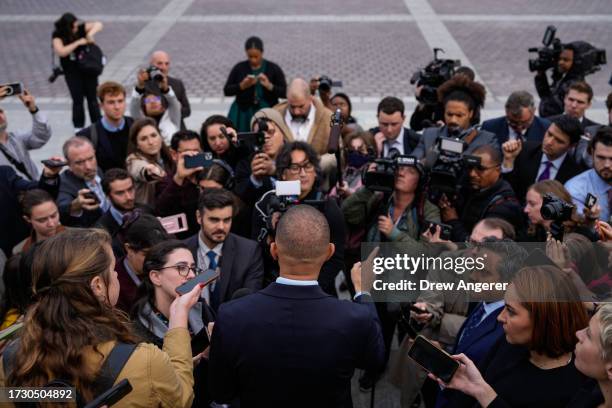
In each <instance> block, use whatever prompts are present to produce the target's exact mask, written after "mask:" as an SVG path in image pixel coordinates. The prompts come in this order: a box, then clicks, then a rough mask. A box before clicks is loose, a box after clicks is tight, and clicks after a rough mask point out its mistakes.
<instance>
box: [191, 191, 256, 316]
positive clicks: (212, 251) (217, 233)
mask: <svg viewBox="0 0 612 408" xmlns="http://www.w3.org/2000/svg"><path fill="white" fill-rule="evenodd" d="M233 215H234V198H233V196H232V194H231V193H230V192H229V191H227V190H223V189H216V188H211V189H206V190H205V191H204V192H203V193H202V194H201V195H200V199H199V201H198V210H197V212H196V217H197V220H198V223H199V224H200V227H201V230H200V232H198V233H197V234H196V235H194V236H192V237H190V238H187V239H186V240H185V243H186V244H187V246H188V247H189V249H190V250H191V252H192V253H193V258H194V259H195V260H196V263H197V265H198V267H199V268H201V269H216V268H217V267H219V268H220V273H221V275H220V277H219V279H218V280H217V282H216V283H214V284H212V285H209V286H207V287H206V288H204V291H203V294H204V297H205V298H206V300H208V303H209V304H210V305H211V306H212V307H213V309H215V310H217V309H218V308H219V305H221V304H222V303H224V302H227V301H229V300H231V299H232V296H233V295H234V293H235V292H236V291H237V290H238V289H241V288H247V289H250V290H252V291H253V292H255V291H257V290H259V289H261V287H262V285H263V272H264V271H263V259H262V256H261V249H260V248H259V245H258V244H257V242H255V241H253V240H250V239H246V238H243V237H240V236H238V235H235V234H233V233H231V232H229V231H230V228H231V227H232V217H233Z"/></svg>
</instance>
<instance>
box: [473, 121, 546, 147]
mask: <svg viewBox="0 0 612 408" xmlns="http://www.w3.org/2000/svg"><path fill="white" fill-rule="evenodd" d="M550 123H551V122H550V120H548V119H544V118H541V117H539V116H536V117H535V118H533V122H532V123H531V126H529V128H528V129H527V131H526V132H525V139H527V140H533V141H536V142H541V141H542V139H544V135H545V134H546V130H548V127H549V126H550ZM481 129H482V130H488V131H489V132H491V133H495V135H496V136H497V141H498V142H499V145H500V146H501V145H502V143H504V142H507V141H508V134H509V132H508V121H507V120H506V117H505V116H502V117H499V118H494V119H489V120H485V121H484V122H482V128H481Z"/></svg>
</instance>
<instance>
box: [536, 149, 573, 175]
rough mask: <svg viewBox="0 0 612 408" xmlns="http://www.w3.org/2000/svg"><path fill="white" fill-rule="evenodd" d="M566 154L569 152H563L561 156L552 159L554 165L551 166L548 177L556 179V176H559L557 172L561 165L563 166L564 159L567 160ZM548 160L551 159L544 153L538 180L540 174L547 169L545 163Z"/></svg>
mask: <svg viewBox="0 0 612 408" xmlns="http://www.w3.org/2000/svg"><path fill="white" fill-rule="evenodd" d="M565 156H567V152H565V153H563V154H562V155H561V156H559V157H557V158H556V159H555V160H553V161H552V166H550V177H549V178H548V179H549V180H554V179H555V177H557V173H558V172H559V167H561V164H562V163H563V160H565ZM547 161H549V160H548V157H546V155H545V154H542V160H541V161H540V168H539V169H538V174H537V176H536V178H535V179H536V180H537V179H538V178H540V175H541V174H542V173H543V172H544V169H546V164H545V163H546V162H547Z"/></svg>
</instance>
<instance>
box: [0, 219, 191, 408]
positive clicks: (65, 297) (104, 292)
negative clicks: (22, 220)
mask: <svg viewBox="0 0 612 408" xmlns="http://www.w3.org/2000/svg"><path fill="white" fill-rule="evenodd" d="M110 243H111V240H110V236H109V235H108V234H107V233H106V232H104V231H102V230H97V229H71V230H67V231H65V232H64V233H62V234H59V235H56V236H54V237H52V238H49V239H47V240H45V241H44V242H43V243H42V244H41V246H40V248H39V251H38V252H37V254H36V258H35V259H34V262H33V265H32V284H33V292H34V296H35V297H36V299H37V300H36V303H34V305H32V307H31V308H30V310H29V311H28V312H27V314H26V317H25V320H24V323H25V324H24V327H23V329H22V332H21V336H20V338H19V339H18V341H17V342H16V343H14V344H13V345H11V346H9V347H8V348H7V349H10V348H11V347H15V349H14V350H13V358H12V360H9V362H10V365H9V366H7V367H4V364H5V362H6V359H3V361H2V367H1V369H0V386H11V387H25V386H29V387H42V386H44V385H46V384H48V383H49V382H51V381H53V380H57V379H62V380H64V381H67V382H69V383H70V384H72V385H73V386H74V387H75V388H76V389H77V391H78V392H79V394H80V395H81V396H82V397H83V399H85V400H86V401H89V400H91V399H93V398H94V397H95V396H96V395H97V394H98V393H100V392H102V391H105V390H98V389H97V385H99V384H97V380H98V375H99V371H100V368H101V367H102V364H103V362H104V360H105V359H106V358H107V357H108V355H109V353H110V352H111V350H112V349H113V348H114V346H115V345H116V344H117V343H123V344H135V343H137V339H136V338H135V337H134V336H133V335H132V334H131V333H130V329H129V326H128V324H127V316H126V315H125V314H123V313H122V312H120V311H118V310H117V309H115V308H114V304H115V303H116V302H117V298H118V296H119V282H118V280H117V273H116V272H114V266H115V265H114V264H115V260H114V257H113V252H112V250H111V246H110ZM201 289H202V288H201V287H199V286H197V287H196V288H195V289H194V290H193V291H191V292H190V293H188V294H186V295H184V296H181V297H177V298H176V299H175V300H174V302H173V303H172V305H171V306H170V319H169V330H168V332H167V334H166V337H165V338H164V351H161V350H160V349H158V348H157V347H155V346H153V345H150V344H144V343H140V344H138V346H137V347H136V349H135V350H134V351H133V353H132V354H131V356H130V357H129V359H128V360H127V362H126V364H125V365H124V367H123V369H121V371H120V372H119V375H118V376H117V379H123V378H127V379H128V380H129V381H130V383H131V385H132V387H133V390H132V392H130V393H129V394H128V395H127V396H125V397H124V398H123V399H122V400H121V401H120V402H119V403H118V404H116V405H115V406H117V407H119V406H123V407H128V406H129V407H152V406H163V407H189V406H190V405H191V402H192V400H193V389H192V388H193V374H192V365H193V363H192V359H191V351H190V347H189V343H190V336H189V331H188V329H187V315H188V312H189V309H190V308H191V307H192V306H193V305H194V304H195V302H196V301H197V300H198V298H199V296H200V292H201ZM7 351H8V350H7ZM7 351H5V353H6V352H7ZM117 381H118V380H117Z"/></svg>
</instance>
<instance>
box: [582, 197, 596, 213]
mask: <svg viewBox="0 0 612 408" xmlns="http://www.w3.org/2000/svg"><path fill="white" fill-rule="evenodd" d="M595 204H597V197H595V196H594V195H593V194H591V193H587V196H586V199H585V200H584V206H585V207H587V208H589V209H591V208H593V206H594V205H595Z"/></svg>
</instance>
